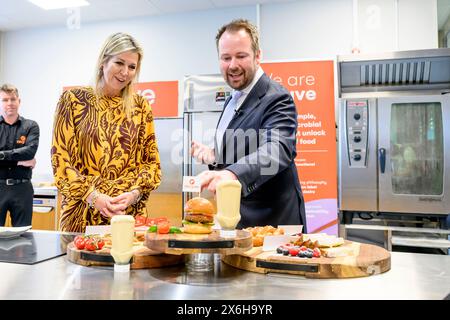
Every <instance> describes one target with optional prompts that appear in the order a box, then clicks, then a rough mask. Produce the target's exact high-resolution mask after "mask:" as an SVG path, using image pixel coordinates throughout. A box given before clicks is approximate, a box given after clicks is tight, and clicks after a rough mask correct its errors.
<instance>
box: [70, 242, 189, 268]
mask: <svg viewBox="0 0 450 320" xmlns="http://www.w3.org/2000/svg"><path fill="white" fill-rule="evenodd" d="M67 258H68V260H69V261H71V262H73V263H76V264H80V265H83V266H113V265H114V259H113V257H112V256H111V254H110V249H109V248H103V249H102V250H97V251H87V250H78V249H77V248H76V247H75V245H74V244H73V242H71V243H69V244H68V245H67ZM181 263H184V257H183V256H174V255H167V254H161V253H160V252H156V251H153V250H150V249H149V248H147V247H144V246H139V247H135V253H134V255H133V257H132V258H131V263H130V268H131V269H149V268H161V267H167V266H173V265H177V264H181Z"/></svg>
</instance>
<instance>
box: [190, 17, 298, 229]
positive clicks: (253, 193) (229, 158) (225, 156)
mask: <svg viewBox="0 0 450 320" xmlns="http://www.w3.org/2000/svg"><path fill="white" fill-rule="evenodd" d="M216 46H217V51H218V55H219V63H220V70H221V73H222V75H223V77H224V79H225V81H226V82H227V83H228V85H229V86H230V87H231V88H232V89H233V92H232V97H231V99H228V100H227V101H226V103H225V107H224V111H223V112H222V115H221V117H220V119H219V123H218V125H217V130H216V139H215V148H214V149H211V148H209V147H207V146H205V145H203V144H200V143H198V142H195V141H193V143H192V149H191V154H192V155H193V156H194V157H195V158H196V159H197V160H199V161H201V162H202V163H204V164H208V165H209V168H210V171H204V172H202V173H200V174H199V177H200V181H201V184H202V188H207V189H208V190H209V191H211V192H214V193H215V191H216V186H217V183H219V182H220V181H223V180H239V182H240V183H241V185H242V196H241V208H240V210H241V212H240V213H241V221H240V222H239V224H238V228H246V227H253V226H265V225H272V226H278V225H286V224H303V232H306V218H305V205H304V200H303V194H302V190H301V186H300V183H299V179H298V175H297V168H296V166H295V162H294V159H295V157H296V132H297V111H296V108H295V104H294V101H293V99H292V97H291V95H290V94H289V92H288V91H287V90H286V89H285V88H283V87H282V86H281V85H280V84H278V83H277V82H275V81H273V80H271V79H270V78H269V77H267V75H266V74H265V73H264V71H263V70H262V69H261V67H260V59H261V50H260V47H259V35H258V31H257V29H256V27H255V26H254V25H253V24H251V23H250V22H248V21H247V20H242V19H241V20H234V21H232V22H231V23H229V24H226V25H224V26H223V27H221V28H220V29H219V31H218V33H217V36H216Z"/></svg>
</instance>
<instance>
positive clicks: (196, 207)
mask: <svg viewBox="0 0 450 320" xmlns="http://www.w3.org/2000/svg"><path fill="white" fill-rule="evenodd" d="M214 214H215V210H214V206H213V204H212V203H211V202H210V201H209V200H208V199H205V198H201V197H195V198H192V199H190V200H189V201H187V202H186V204H185V205H184V220H183V230H182V231H183V232H185V233H196V234H207V233H211V232H212V227H213V225H214Z"/></svg>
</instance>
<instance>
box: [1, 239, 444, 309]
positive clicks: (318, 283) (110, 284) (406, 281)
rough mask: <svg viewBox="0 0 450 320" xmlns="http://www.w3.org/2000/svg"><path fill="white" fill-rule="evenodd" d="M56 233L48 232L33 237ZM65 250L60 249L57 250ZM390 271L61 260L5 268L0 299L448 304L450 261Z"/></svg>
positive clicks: (423, 260) (410, 263)
mask: <svg viewBox="0 0 450 320" xmlns="http://www.w3.org/2000/svg"><path fill="white" fill-rule="evenodd" d="M33 232H51V231H33ZM55 245H60V244H55ZM391 254H392V258H391V270H390V271H388V272H386V273H383V274H379V275H374V276H370V277H364V278H354V279H307V278H304V277H301V276H291V275H283V274H267V275H264V274H258V273H252V272H247V271H242V270H239V269H235V268H233V267H230V266H228V265H226V264H224V263H222V262H221V261H220V256H219V255H215V268H214V270H213V271H211V272H206V273H190V272H188V271H186V269H185V267H184V266H183V265H181V266H175V267H167V268H160V269H145V270H131V272H130V274H129V278H128V274H125V276H124V275H123V274H122V275H120V274H119V276H117V275H116V277H115V275H114V271H113V268H112V267H83V266H80V265H77V264H73V263H71V262H69V261H68V260H67V257H66V256H61V257H58V258H54V259H51V260H47V261H44V262H40V263H37V264H33V265H25V264H13V263H0V274H2V285H1V287H0V300H7V299H22V300H28V299H74V300H84V299H96V300H97V299H100V300H103V299H137V300H141V299H142V300H147V299H162V300H189V299H199V300H202V299H208V300H218V299H233V300H240V299H250V300H270V299H272V300H305V299H421V300H422V299H444V298H445V297H446V296H447V295H448V294H449V293H450V256H446V255H431V254H417V253H402V252H392V253H391Z"/></svg>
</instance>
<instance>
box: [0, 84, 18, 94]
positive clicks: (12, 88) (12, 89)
mask: <svg viewBox="0 0 450 320" xmlns="http://www.w3.org/2000/svg"><path fill="white" fill-rule="evenodd" d="M0 91H1V92H4V93H7V94H14V95H15V96H16V97H17V98H19V90H17V88H16V87H15V86H13V85H12V84H9V83H5V84H4V85H2V86H1V87H0Z"/></svg>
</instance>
